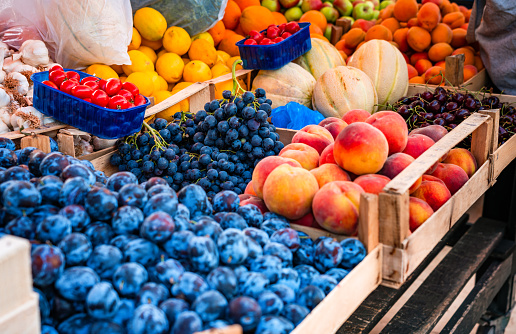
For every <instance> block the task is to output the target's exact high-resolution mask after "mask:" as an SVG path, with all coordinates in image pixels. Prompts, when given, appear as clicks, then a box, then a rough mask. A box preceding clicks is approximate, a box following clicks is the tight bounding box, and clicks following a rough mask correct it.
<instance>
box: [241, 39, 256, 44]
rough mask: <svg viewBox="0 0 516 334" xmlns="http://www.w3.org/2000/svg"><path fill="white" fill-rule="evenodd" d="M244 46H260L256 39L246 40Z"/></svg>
mask: <svg viewBox="0 0 516 334" xmlns="http://www.w3.org/2000/svg"><path fill="white" fill-rule="evenodd" d="M244 45H258V43H257V42H256V40H254V39H250V38H249V39H246V41H245V42H244Z"/></svg>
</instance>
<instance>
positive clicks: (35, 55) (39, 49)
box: [20, 40, 50, 66]
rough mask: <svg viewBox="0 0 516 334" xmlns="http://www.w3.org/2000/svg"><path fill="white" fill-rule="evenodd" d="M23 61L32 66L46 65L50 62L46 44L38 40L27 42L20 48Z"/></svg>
mask: <svg viewBox="0 0 516 334" xmlns="http://www.w3.org/2000/svg"><path fill="white" fill-rule="evenodd" d="M20 54H21V59H22V61H23V62H24V63H25V64H28V65H31V66H39V65H46V64H48V63H49V62H50V58H49V57H48V49H47V47H46V46H45V43H43V42H42V41H38V40H27V41H25V42H23V44H22V46H21V48H20Z"/></svg>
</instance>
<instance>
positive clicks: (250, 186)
mask: <svg viewBox="0 0 516 334" xmlns="http://www.w3.org/2000/svg"><path fill="white" fill-rule="evenodd" d="M244 194H249V195H253V196H257V195H256V192H255V191H254V188H253V180H251V182H249V183H248V184H247V186H246V187H245V190H244Z"/></svg>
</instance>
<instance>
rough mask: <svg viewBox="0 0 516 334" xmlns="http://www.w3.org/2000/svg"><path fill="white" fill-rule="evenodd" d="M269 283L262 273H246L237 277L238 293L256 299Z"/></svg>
mask: <svg viewBox="0 0 516 334" xmlns="http://www.w3.org/2000/svg"><path fill="white" fill-rule="evenodd" d="M269 283H270V281H269V279H268V278H267V276H265V275H264V274H263V273H260V272H253V271H248V272H245V273H243V274H242V275H240V276H239V277H238V293H239V294H240V295H245V296H250V297H253V298H258V297H259V296H260V295H261V294H262V293H263V291H264V290H265V289H266V288H267V286H268V285H269Z"/></svg>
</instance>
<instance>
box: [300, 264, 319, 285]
mask: <svg viewBox="0 0 516 334" xmlns="http://www.w3.org/2000/svg"><path fill="white" fill-rule="evenodd" d="M294 270H295V271H297V273H298V274H299V279H300V280H301V285H300V287H301V288H304V287H305V286H307V285H309V284H310V282H311V281H312V279H313V278H314V277H316V276H319V275H320V274H321V273H319V271H318V270H317V269H315V268H314V267H312V266H310V265H307V264H300V265H298V266H296V267H294Z"/></svg>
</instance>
